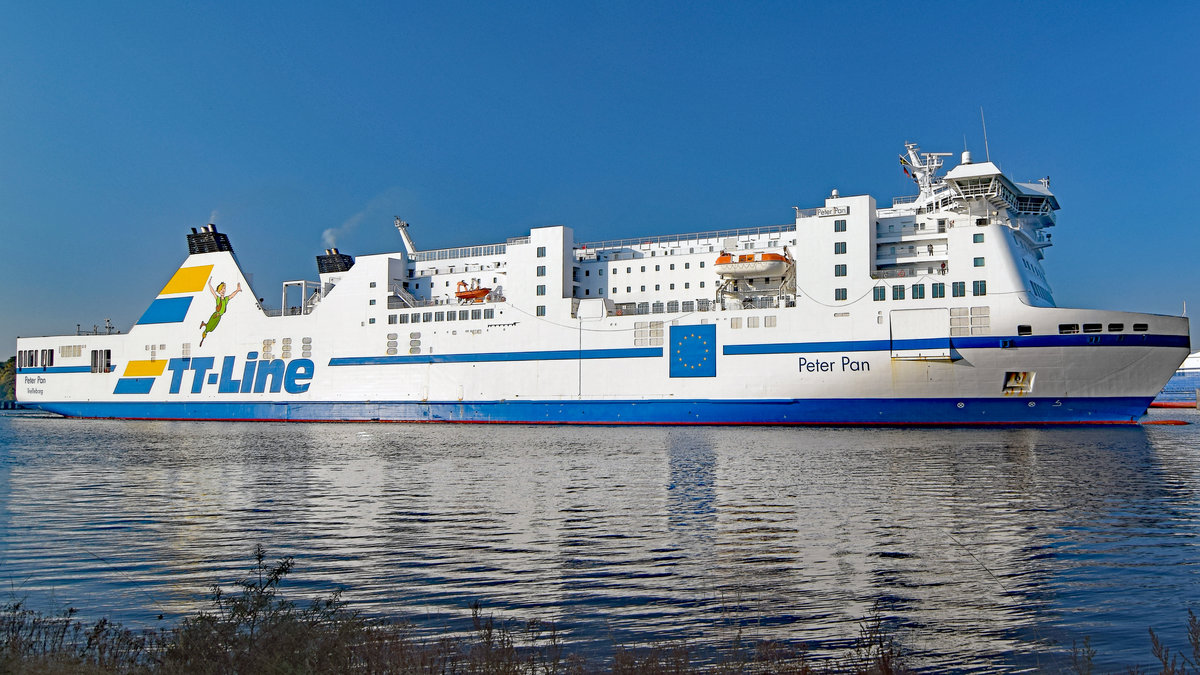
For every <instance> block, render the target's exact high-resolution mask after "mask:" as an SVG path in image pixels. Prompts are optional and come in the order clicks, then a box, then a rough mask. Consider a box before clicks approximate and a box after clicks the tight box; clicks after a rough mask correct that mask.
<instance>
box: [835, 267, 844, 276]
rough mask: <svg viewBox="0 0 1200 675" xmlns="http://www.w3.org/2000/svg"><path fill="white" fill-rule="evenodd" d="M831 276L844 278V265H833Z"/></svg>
mask: <svg viewBox="0 0 1200 675" xmlns="http://www.w3.org/2000/svg"><path fill="white" fill-rule="evenodd" d="M833 276H835V277H844V276H846V266H845V265H834V266H833Z"/></svg>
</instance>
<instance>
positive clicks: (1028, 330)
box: [1017, 324, 1033, 335]
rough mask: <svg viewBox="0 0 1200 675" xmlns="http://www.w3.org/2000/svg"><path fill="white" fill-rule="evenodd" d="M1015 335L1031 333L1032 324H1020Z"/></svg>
mask: <svg viewBox="0 0 1200 675" xmlns="http://www.w3.org/2000/svg"><path fill="white" fill-rule="evenodd" d="M1017 335H1033V326H1027V325H1025V324H1021V325H1020V326H1017Z"/></svg>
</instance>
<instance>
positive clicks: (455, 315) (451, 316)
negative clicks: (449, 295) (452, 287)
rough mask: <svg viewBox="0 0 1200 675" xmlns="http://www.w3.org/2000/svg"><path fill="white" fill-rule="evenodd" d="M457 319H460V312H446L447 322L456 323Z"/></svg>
mask: <svg viewBox="0 0 1200 675" xmlns="http://www.w3.org/2000/svg"><path fill="white" fill-rule="evenodd" d="M457 318H458V312H453V311H451V312H446V320H447V321H454V320H455V319H457Z"/></svg>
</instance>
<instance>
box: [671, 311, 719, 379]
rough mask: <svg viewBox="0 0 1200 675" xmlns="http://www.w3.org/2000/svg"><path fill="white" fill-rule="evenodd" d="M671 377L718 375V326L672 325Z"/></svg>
mask: <svg viewBox="0 0 1200 675" xmlns="http://www.w3.org/2000/svg"><path fill="white" fill-rule="evenodd" d="M669 352H670V357H671V377H716V376H717V326H716V324H710V325H702V326H671V346H670V349H669Z"/></svg>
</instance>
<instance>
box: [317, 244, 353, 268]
mask: <svg viewBox="0 0 1200 675" xmlns="http://www.w3.org/2000/svg"><path fill="white" fill-rule="evenodd" d="M351 267H354V258H353V257H351V256H348V255H346V254H345V253H339V252H338V250H337V249H336V248H327V249H325V255H319V256H317V272H318V273H320V274H326V273H328V272H345V271H346V270H348V269H350V268H351Z"/></svg>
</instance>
